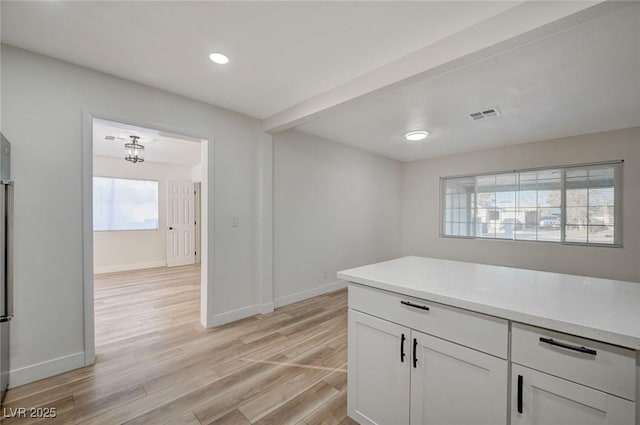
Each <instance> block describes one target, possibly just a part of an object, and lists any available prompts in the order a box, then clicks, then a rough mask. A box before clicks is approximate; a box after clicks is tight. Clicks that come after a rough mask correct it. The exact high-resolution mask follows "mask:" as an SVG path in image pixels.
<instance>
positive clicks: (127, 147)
mask: <svg viewBox="0 0 640 425" xmlns="http://www.w3.org/2000/svg"><path fill="white" fill-rule="evenodd" d="M129 137H130V138H131V143H125V144H124V155H125V156H124V159H125V160H126V161H129V162H133V163H134V164H136V163H138V162H144V146H143V145H141V144H140V143H138V140H139V139H140V136H129Z"/></svg>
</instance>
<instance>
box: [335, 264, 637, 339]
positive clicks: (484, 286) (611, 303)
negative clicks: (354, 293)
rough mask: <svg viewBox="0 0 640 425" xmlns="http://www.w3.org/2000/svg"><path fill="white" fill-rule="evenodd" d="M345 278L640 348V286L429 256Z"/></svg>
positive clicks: (346, 274) (351, 271)
mask: <svg viewBox="0 0 640 425" xmlns="http://www.w3.org/2000/svg"><path fill="white" fill-rule="evenodd" d="M338 277H339V278H340V279H344V280H348V281H350V282H355V283H359V284H362V285H366V286H371V287H373V288H378V289H384V290H387V291H392V292H396V293H399V294H403V295H408V296H413V297H416V298H422V299H425V300H430V301H433V302H439V303H442V304H448V305H451V306H455V307H459V308H464V309H467V310H472V311H476V312H479V313H485V314H489V315H493V316H497V317H502V318H505V319H509V320H513V321H516V322H521V323H527V324H530V325H535V326H540V327H543V328H549V329H554V330H558V331H561V332H566V333H570V334H574V335H578V336H583V337H585V338H591V339H595V340H598V341H603V342H608V343H611V344H616V345H620V346H623V347H628V348H632V349H635V350H640V283H634V282H622V281H618V280H609V279H597V278H592V277H584V276H574V275H568V274H559V273H549V272H540V271H535V270H526V269H516V268H510V267H499V266H490V265H484V264H475V263H464V262H460V261H449V260H440V259H436V258H425V257H403V258H398V259H395V260H390V261H384V262H382V263H376V264H371V265H368V266H362V267H357V268H353V269H349V270H344V271H341V272H339V273H338Z"/></svg>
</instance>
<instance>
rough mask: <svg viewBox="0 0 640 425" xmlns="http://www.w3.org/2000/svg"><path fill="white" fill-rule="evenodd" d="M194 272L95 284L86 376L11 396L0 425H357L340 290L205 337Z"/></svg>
mask: <svg viewBox="0 0 640 425" xmlns="http://www.w3.org/2000/svg"><path fill="white" fill-rule="evenodd" d="M199 279H200V270H199V268H198V267H194V266H185V267H179V268H171V269H166V268H162V269H150V270H145V271H136V272H126V273H113V274H108V275H99V276H96V280H95V298H96V300H95V307H96V308H95V310H96V326H95V327H96V353H97V361H96V364H95V365H93V366H89V367H85V368H82V369H78V370H75V371H71V372H68V373H65V374H62V375H58V376H54V377H51V378H47V379H44V380H42V381H38V382H34V383H31V384H27V385H24V386H22V387H18V388H14V389H11V390H9V392H8V393H7V398H6V402H5V413H7V412H9V410H8V409H10V408H12V409H15V408H17V407H26V408H31V407H37V406H43V407H55V408H56V409H57V417H56V418H53V419H40V420H37V419H15V418H10V419H5V420H4V421H3V424H14V423H20V424H26V423H42V424H46V425H54V424H65V425H66V424H108V425H115V424H128V425H134V424H153V425H156V424H158V425H159V424H172V425H178V424H188V425H198V424H238V425H245V424H278V425H280V424H299V425H315V424H341V425H345V424H354V423H355V422H353V421H351V420H350V419H348V418H346V382H347V381H346V361H347V359H346V358H347V355H346V354H347V351H346V350H347V338H346V330H347V299H346V291H339V292H334V293H332V294H328V295H323V296H319V297H315V298H312V299H309V300H305V301H302V302H299V303H296V304H291V305H288V306H286V307H283V308H280V309H278V310H276V311H275V312H274V313H272V314H269V315H265V316H256V317H251V318H248V319H244V320H241V321H238V322H236V323H232V324H228V325H224V326H221V327H218V328H215V329H204V328H203V327H202V326H201V325H200V323H199Z"/></svg>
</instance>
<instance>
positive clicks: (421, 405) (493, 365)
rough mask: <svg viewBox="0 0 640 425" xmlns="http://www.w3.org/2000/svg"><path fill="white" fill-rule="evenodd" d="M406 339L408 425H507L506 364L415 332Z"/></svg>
mask: <svg viewBox="0 0 640 425" xmlns="http://www.w3.org/2000/svg"><path fill="white" fill-rule="evenodd" d="M411 337H412V340H411V345H412V357H413V355H414V354H413V345H415V346H416V350H415V351H416V352H415V357H414V358H412V369H411V421H410V423H411V424H412V425H423V424H424V425H431V424H434V425H462V424H473V425H498V424H506V423H507V382H506V377H507V362H506V361H505V360H502V359H499V358H497V357H494V356H490V355H488V354H484V353H481V352H479V351H476V350H472V349H470V348H467V347H463V346H461V345H458V344H454V343H451V342H448V341H444V340H442V339H440V338H435V337H433V336H430V335H426V334H423V333H420V332H416V331H413V332H412V335H411ZM414 361H415V362H416V363H415V365H414V364H413V362H414Z"/></svg>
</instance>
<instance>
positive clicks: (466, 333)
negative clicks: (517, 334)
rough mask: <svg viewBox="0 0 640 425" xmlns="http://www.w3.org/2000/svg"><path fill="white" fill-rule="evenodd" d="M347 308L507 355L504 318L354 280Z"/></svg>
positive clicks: (506, 330) (490, 351) (487, 351)
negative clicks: (386, 289) (405, 294)
mask: <svg viewBox="0 0 640 425" xmlns="http://www.w3.org/2000/svg"><path fill="white" fill-rule="evenodd" d="M407 303H408V304H407ZM349 308H352V309H354V310H358V311H362V312H364V313H368V314H371V315H373V316H377V317H380V318H383V319H386V320H389V321H391V322H395V323H398V324H400V325H402V326H406V327H409V328H412V329H416V330H418V331H421V332H424V333H427V334H430V335H434V336H437V337H440V338H442V339H446V340H449V341H452V342H456V343H458V344H461V345H464V346H467V347H470V348H474V349H476V350H478V351H483V352H485V353H488V354H492V355H494V356H497V357H501V358H503V359H506V358H507V344H508V335H509V330H508V329H509V328H508V324H507V321H506V320H504V319H499V318H496V317H492V316H487V315H484V314H479V313H474V312H471V311H467V310H462V309H459V308H455V307H450V306H446V305H443V304H438V303H434V302H431V301H425V300H422V299H419V298H413V297H407V296H404V295H400V294H396V293H393V292H388V291H382V290H379V289H375V288H368V287H365V286H361V285H358V284H354V283H351V284H349Z"/></svg>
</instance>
